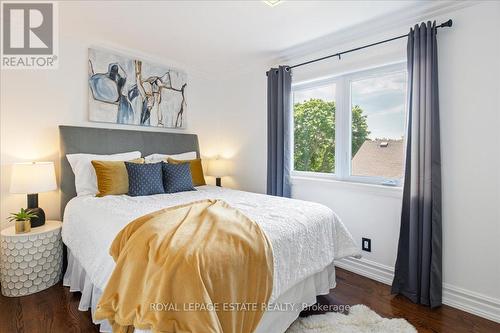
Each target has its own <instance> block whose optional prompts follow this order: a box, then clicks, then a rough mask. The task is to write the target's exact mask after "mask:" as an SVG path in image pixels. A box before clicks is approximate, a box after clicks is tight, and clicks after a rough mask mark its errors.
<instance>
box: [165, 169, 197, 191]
mask: <svg viewBox="0 0 500 333" xmlns="http://www.w3.org/2000/svg"><path fill="white" fill-rule="evenodd" d="M162 164H163V165H162V170H163V188H164V189H165V193H176V192H183V191H196V189H195V188H194V187H193V177H192V176H191V168H190V166H189V163H180V164H170V163H165V162H162Z"/></svg>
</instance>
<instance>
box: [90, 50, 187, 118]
mask: <svg viewBox="0 0 500 333" xmlns="http://www.w3.org/2000/svg"><path fill="white" fill-rule="evenodd" d="M88 80H89V81H88V82H89V119H90V120H91V121H96V122H108V123H116V124H129V125H141V126H156V127H168V128H185V117H186V96H185V92H186V87H187V75H186V73H185V72H182V71H178V70H175V69H172V68H168V67H166V66H162V65H157V64H152V63H150V62H146V61H141V60H138V59H134V58H132V57H127V56H123V55H118V54H114V53H112V52H109V51H106V50H102V49H93V48H90V49H89V78H88Z"/></svg>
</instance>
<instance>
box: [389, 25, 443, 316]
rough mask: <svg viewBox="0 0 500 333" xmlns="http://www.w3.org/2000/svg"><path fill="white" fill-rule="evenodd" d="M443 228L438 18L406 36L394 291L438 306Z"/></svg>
mask: <svg viewBox="0 0 500 333" xmlns="http://www.w3.org/2000/svg"><path fill="white" fill-rule="evenodd" d="M441 229H442V228H441V150H440V139H439V101H438V66H437V41H436V22H434V23H432V24H431V22H427V24H425V23H422V24H421V25H420V26H418V25H416V26H415V27H414V28H413V29H411V30H410V33H409V35H408V127H407V146H406V169H405V179H404V190H403V209H402V213H401V229H400V235H399V245H398V255H397V260H396V267H395V276H394V281H393V283H392V292H393V293H397V294H402V295H404V296H406V297H408V298H409V299H410V300H411V301H413V302H415V303H419V304H423V305H427V306H430V307H436V306H439V305H441V294H442V268H441V266H442V251H441V242H442V236H441Z"/></svg>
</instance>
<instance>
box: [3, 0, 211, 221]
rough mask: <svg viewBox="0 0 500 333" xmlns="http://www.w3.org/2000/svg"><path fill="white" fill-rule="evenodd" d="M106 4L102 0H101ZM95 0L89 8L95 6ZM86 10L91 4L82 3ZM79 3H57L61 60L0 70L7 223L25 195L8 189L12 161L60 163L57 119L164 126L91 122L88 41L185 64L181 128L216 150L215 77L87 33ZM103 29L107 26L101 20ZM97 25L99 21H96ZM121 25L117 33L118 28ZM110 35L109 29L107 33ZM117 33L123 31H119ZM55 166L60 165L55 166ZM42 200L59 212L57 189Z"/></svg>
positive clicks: (51, 214)
mask: <svg viewBox="0 0 500 333" xmlns="http://www.w3.org/2000/svg"><path fill="white" fill-rule="evenodd" d="M103 5H104V6H105V5H106V4H103ZM97 6H98V5H97V4H94V7H91V8H90V10H99V8H97ZM82 10H89V8H86V7H85V8H82ZM82 10H79V9H78V7H76V8H75V7H72V6H67V3H66V4H65V3H60V6H59V19H60V21H59V27H60V29H59V31H60V37H59V45H60V46H59V47H60V56H59V59H60V64H59V69H57V70H3V69H2V71H1V82H0V86H1V90H0V94H1V105H0V109H1V115H0V123H1V129H0V131H1V156H0V159H1V179H0V181H1V186H0V196H1V206H0V221H2V222H1V224H0V226H1V225H5V219H6V217H7V215H8V213H10V212H13V211H15V210H17V209H19V208H20V207H24V206H25V205H26V196H25V195H21V194H9V184H10V168H11V167H10V166H11V164H12V163H14V162H22V161H32V160H36V161H54V162H55V163H56V165H57V164H58V159H59V157H58V154H59V137H58V136H59V134H58V125H77V126H94V127H113V128H124V129H131V130H156V131H167V130H166V129H155V128H142V127H134V126H126V125H125V126H118V125H113V124H104V123H102V124H101V123H92V122H89V121H88V111H87V72H88V71H87V59H88V58H87V49H88V47H90V46H98V47H105V48H108V49H111V50H116V51H119V52H122V53H125V54H131V55H135V56H138V57H141V58H142V59H145V60H151V61H155V62H157V63H163V64H165V65H169V66H174V67H177V68H180V69H184V70H186V71H187V73H188V88H187V92H186V98H187V105H188V109H187V115H186V116H187V130H186V131H182V132H188V133H196V134H198V135H199V140H200V146H201V152H202V154H204V155H208V156H212V155H215V154H217V153H218V151H217V142H218V133H219V131H218V124H219V123H218V117H217V112H218V109H217V100H216V98H214V97H213V96H214V95H215V94H216V91H215V89H216V86H215V85H214V84H213V82H214V79H212V78H211V77H210V76H208V75H206V74H204V73H200V72H196V71H193V70H190V68H189V67H188V66H186V65H184V64H181V63H177V62H174V61H171V60H168V59H164V58H159V57H155V56H154V55H151V54H147V55H146V54H145V53H146V52H143V53H138V52H137V51H132V50H133V48H130V49H127V47H128V46H127V45H125V44H120V48H117V47H115V45H114V44H113V42H112V40H113V39H112V38H111V39H107V40H104V39H102V37H101V36H100V35H96V34H94V33H93V34H89V33H87V32H86V31H87V30H86V29H82V24H83V22H82V16H85V15H86V14H85V13H82ZM102 29H107V27H106V26H103V27H102ZM94 30H97V31H98V30H99V27H94ZM122 33H123V32H122V31H121V30H119V29H117V30H116V34H120V35H121V34H122ZM108 36H109V34H108ZM117 37H121V36H117ZM56 171H58V170H56ZM210 181H212V180H210ZM39 199H40V206H41V207H43V208H44V210H45V212H46V214H47V217H48V218H53V219H57V218H59V217H60V216H59V192H58V191H54V192H49V193H41V194H40V196H39Z"/></svg>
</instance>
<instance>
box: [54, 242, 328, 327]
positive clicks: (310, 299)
mask: <svg viewBox="0 0 500 333" xmlns="http://www.w3.org/2000/svg"><path fill="white" fill-rule="evenodd" d="M63 285H64V286H66V287H69V290H70V291H71V292H81V294H82V296H81V299H80V304H79V305H78V310H80V311H88V310H89V309H90V311H91V314H92V321H93V322H94V324H96V325H99V331H100V332H112V330H111V325H110V324H109V323H108V321H107V320H104V321H103V320H95V319H94V312H95V309H96V307H97V303H98V301H99V298H100V297H101V295H102V290H101V289H100V288H99V287H97V286H95V285H94V284H93V283H92V282H91V281H90V279H89V278H88V276H87V274H86V272H85V270H84V269H83V267H82V266H81V265H80V263H79V262H78V260H77V259H76V258H75V257H74V256H73V255H72V254H71V251H70V250H69V249H68V267H67V269H66V273H65V274H64V278H63ZM334 287H335V267H334V266H333V264H332V265H330V266H328V267H326V268H325V269H324V270H323V271H321V272H318V273H316V274H314V275H312V276H310V277H308V278H306V279H305V280H303V281H301V282H299V283H297V284H296V285H295V286H294V287H292V288H290V289H289V290H287V291H286V292H285V293H283V294H281V295H280V296H279V297H278V298H277V300H276V301H275V302H273V304H276V305H281V309H284V308H286V309H287V310H286V311H278V310H275V311H270V310H269V311H266V312H265V313H264V316H263V317H262V320H261V321H260V323H259V326H258V327H257V329H256V330H255V333H269V332H273V333H283V332H285V331H286V330H287V328H288V327H289V326H290V325H291V324H292V323H293V321H294V320H295V319H297V317H298V316H299V313H300V311H301V310H302V309H303V308H304V307H306V306H310V305H313V304H314V303H316V295H326V294H328V293H329V292H330V289H332V288H334ZM290 304H293V305H294V306H293V307H290V306H289V305H290ZM272 307H273V308H278V306H276V307H274V305H273V306H272ZM135 332H136V333H147V332H150V331H144V330H135Z"/></svg>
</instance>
